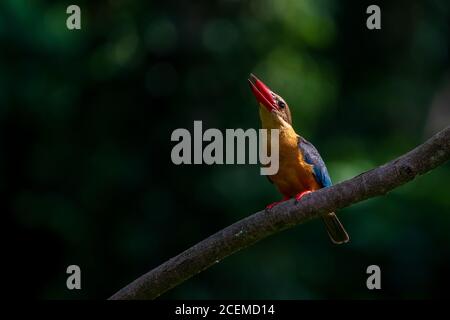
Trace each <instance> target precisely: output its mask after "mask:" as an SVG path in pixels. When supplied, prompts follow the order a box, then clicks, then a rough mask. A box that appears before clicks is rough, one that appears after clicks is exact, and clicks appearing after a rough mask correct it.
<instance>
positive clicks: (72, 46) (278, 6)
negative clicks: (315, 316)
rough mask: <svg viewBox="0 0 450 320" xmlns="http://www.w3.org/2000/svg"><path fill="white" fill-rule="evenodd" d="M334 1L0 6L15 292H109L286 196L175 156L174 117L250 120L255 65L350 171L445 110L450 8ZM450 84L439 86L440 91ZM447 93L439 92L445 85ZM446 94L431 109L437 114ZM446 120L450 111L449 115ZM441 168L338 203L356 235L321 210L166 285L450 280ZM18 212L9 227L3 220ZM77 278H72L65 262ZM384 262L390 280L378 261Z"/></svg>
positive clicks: (224, 122)
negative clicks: (370, 9)
mask: <svg viewBox="0 0 450 320" xmlns="http://www.w3.org/2000/svg"><path fill="white" fill-rule="evenodd" d="M372 2H373V1H371V2H370V3H369V2H367V3H364V1H363V2H360V3H358V4H356V3H355V2H354V1H353V2H351V1H332V0H319V1H313V0H305V1H297V0H277V1H274V0H261V1H257V0H252V1H236V0H221V1H204V2H192V1H190V2H188V1H177V2H170V1H169V2H158V3H157V2H155V1H143V0H142V1H138V0H136V1H124V0H114V1H96V2H94V1H87V0H85V1H78V2H77V4H78V5H79V6H80V7H81V9H82V29H81V30H80V31H69V30H67V29H66V27H65V21H66V18H67V14H66V7H67V6H68V5H69V4H71V3H69V2H66V1H58V2H56V1H49V0H48V1H44V0H35V1H26V0H3V1H1V3H0V43H1V50H0V57H1V59H0V121H1V128H2V134H1V140H0V141H1V142H0V143H1V150H2V152H1V154H0V169H1V171H0V174H1V176H0V187H1V192H2V195H3V199H4V201H2V205H3V206H4V207H3V210H2V211H4V212H6V213H8V215H7V218H6V219H7V223H8V227H7V229H9V230H8V231H12V232H11V236H10V238H9V240H8V241H7V242H6V243H5V244H6V247H7V249H6V251H7V256H6V257H7V258H6V259H5V260H4V261H5V262H4V264H6V265H7V266H8V269H9V272H8V274H7V276H6V277H7V278H9V279H12V280H14V283H13V284H12V287H11V289H10V292H11V294H12V295H13V296H14V295H15V296H17V297H24V296H27V297H34V298H82V299H85V298H105V297H107V296H109V295H111V294H112V293H114V292H115V291H116V290H117V289H119V288H121V287H122V286H123V285H125V284H126V283H128V282H130V281H131V280H133V279H134V278H136V277H137V276H139V275H141V274H142V273H144V272H146V271H148V270H149V269H151V268H153V267H155V266H157V265H159V264H160V263H162V262H163V261H165V260H166V259H168V258H170V257H171V256H174V255H175V254H177V253H179V252H181V251H182V250H184V249H186V248H187V247H189V246H191V245H192V244H194V243H196V242H197V241H199V240H201V239H203V238H205V237H206V236H208V235H210V234H211V233H213V232H215V231H217V230H219V229H221V228H223V227H225V226H227V225H229V224H231V223H232V222H234V221H236V220H238V219H240V218H243V217H245V216H246V215H249V214H251V213H253V212H255V211H257V210H259V209H261V208H263V207H264V206H265V205H266V204H267V203H269V202H272V201H274V200H276V199H278V198H279V197H280V196H279V195H278V194H277V191H276V190H275V188H274V187H273V186H272V185H270V184H269V183H267V181H266V178H265V177H262V176H260V175H259V168H258V167H257V166H251V165H246V166H243V165H229V166H206V165H196V166H175V165H173V164H172V162H171V160H170V151H171V148H172V146H173V143H172V142H171V141H170V135H171V132H172V131H173V130H174V129H176V128H179V127H183V128H188V129H190V130H192V126H193V120H203V125H204V127H205V128H206V127H216V128H220V129H225V128H252V127H253V128H255V127H258V126H259V119H258V114H257V107H256V103H255V101H254V98H253V96H252V94H251V92H250V90H249V89H248V85H247V82H246V79H247V76H248V74H249V73H250V72H254V73H256V74H257V75H258V76H259V77H260V78H261V79H263V80H264V81H265V82H267V84H269V85H270V86H271V87H272V88H273V89H274V90H277V92H278V93H280V94H281V95H282V96H283V97H285V98H286V100H287V101H288V103H289V104H290V106H291V108H292V112H293V118H294V127H295V128H296V129H297V131H298V132H299V133H300V134H302V135H303V136H305V137H307V138H308V139H310V140H311V141H312V142H313V143H314V144H315V145H316V146H317V147H318V148H319V150H320V151H321V153H322V156H323V157H324V159H325V160H326V162H327V164H328V168H329V171H330V174H331V176H332V179H333V180H334V181H335V182H339V181H342V180H344V179H347V178H350V177H352V176H354V175H356V174H359V173H361V172H363V171H365V170H368V169H370V168H372V167H374V166H377V165H380V164H382V163H384V162H386V161H388V160H390V159H392V158H394V157H396V156H398V155H401V154H403V153H404V152H406V151H408V150H409V149H411V148H413V147H414V146H416V145H417V144H419V143H421V142H422V141H423V140H424V139H426V138H427V137H429V136H430V135H431V134H433V133H434V132H436V131H438V130H439V129H442V127H443V126H445V125H448V124H449V121H448V120H449V117H450V116H449V115H450V112H449V101H450V97H449V94H448V92H449V90H450V82H449V66H450V61H449V44H450V43H449V37H448V34H449V24H448V21H449V19H450V4H449V2H448V1H445V0H431V1H430V0H428V1H425V0H423V1H421V0H413V1H406V0H402V1H395V2H394V1H377V2H376V3H378V4H379V5H380V7H381V9H382V30H378V31H369V30H367V29H366V28H365V21H366V17H367V14H366V13H365V12H366V8H367V6H368V5H369V4H372ZM443 92H444V93H445V92H447V94H446V95H445V94H443ZM437 97H447V98H445V99H443V98H439V99H438V98H437ZM433 110H434V111H433ZM445 117H447V118H445ZM448 181H450V167H449V165H448V164H447V165H445V166H442V167H440V168H438V169H436V170H434V171H433V172H431V173H428V174H427V175H425V176H423V177H420V178H418V179H416V180H415V181H413V182H411V183H410V184H408V185H405V186H403V187H401V188H399V189H397V190H395V191H393V192H392V193H390V194H388V195H387V196H385V197H381V198H376V199H372V200H369V201H366V202H363V203H360V204H357V205H354V206H352V207H350V208H348V209H345V210H342V212H341V213H342V215H341V217H342V220H343V222H344V223H345V225H346V228H347V230H348V231H349V233H350V235H351V238H352V239H351V242H350V243H349V244H348V245H345V246H339V247H334V246H332V245H331V244H330V243H329V240H328V238H327V236H326V233H325V231H324V230H323V227H322V225H321V223H320V222H319V221H312V222H310V223H308V224H306V225H303V226H299V227H298V228H294V229H292V230H289V231H286V232H283V233H281V234H279V235H276V236H274V237H271V238H270V239H269V240H265V241H262V242H261V243H258V244H256V245H255V246H253V247H251V248H248V249H246V250H244V251H242V252H239V253H238V254H236V255H234V256H232V257H230V258H228V259H226V260H224V261H223V262H221V263H219V264H217V265H216V266H214V267H213V268H211V269H209V270H207V271H205V272H203V273H201V274H199V275H198V276H196V277H194V278H193V279H191V280H189V281H187V282H186V283H184V284H182V285H181V286H179V287H177V288H175V289H174V290H172V291H170V292H168V293H167V294H166V295H165V296H164V297H165V298H193V299H195V298H255V299H257V298H285V299H297V298H299V299H309V298H319V299H323V298H394V297H395V298H425V297H441V296H442V295H448V290H447V288H446V285H447V284H448V283H450V275H449V266H450V250H449V246H450V232H449V228H450V215H449V213H450V197H449V194H450V193H449V187H448ZM9 224H10V225H11V227H9ZM70 264H78V265H80V267H81V269H82V288H83V289H82V290H81V291H76V292H74V291H68V290H67V289H66V288H65V279H66V274H65V270H66V267H67V266H68V265H70ZM370 264H377V265H380V266H381V269H382V288H383V290H382V291H380V292H373V291H368V290H367V289H366V287H365V281H366V277H367V275H366V273H365V271H366V268H367V266H368V265H370Z"/></svg>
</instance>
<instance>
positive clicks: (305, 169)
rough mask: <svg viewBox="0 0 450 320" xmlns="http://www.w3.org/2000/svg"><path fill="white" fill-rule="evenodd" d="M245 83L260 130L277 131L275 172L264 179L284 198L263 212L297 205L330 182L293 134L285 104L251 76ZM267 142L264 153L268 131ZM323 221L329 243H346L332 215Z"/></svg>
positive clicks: (323, 168) (310, 146)
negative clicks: (253, 99)
mask: <svg viewBox="0 0 450 320" xmlns="http://www.w3.org/2000/svg"><path fill="white" fill-rule="evenodd" d="M248 81H249V84H250V88H251V89H252V91H253V94H254V95H255V97H256V100H257V102H258V105H259V116H260V119H261V126H262V128H263V129H278V130H279V170H278V172H277V173H276V174H274V175H271V176H267V177H268V179H269V181H270V182H271V183H273V184H275V186H276V187H277V188H278V190H279V191H280V193H281V194H282V195H283V196H284V198H283V199H282V200H281V201H277V202H274V203H271V204H269V205H267V207H266V210H270V209H272V208H273V207H274V206H276V205H277V204H279V203H281V202H284V201H287V200H289V199H292V198H295V201H296V202H298V201H299V200H300V199H301V198H302V197H303V196H304V195H306V194H308V193H311V192H314V191H316V190H318V189H321V188H327V187H330V186H331V185H332V182H331V179H330V175H329V174H328V170H327V167H326V166H325V163H324V161H323V160H322V157H321V156H320V154H319V152H318V151H317V149H316V148H315V147H314V145H313V144H312V143H310V142H309V141H308V140H306V139H305V138H304V137H302V136H300V135H298V134H297V133H296V132H295V130H294V128H293V127H292V117H291V111H290V110H289V106H288V104H287V103H286V101H285V100H284V99H283V98H282V97H281V96H280V95H278V94H276V93H275V92H273V91H272V90H270V89H269V87H268V86H266V85H265V84H264V83H263V82H262V81H261V80H259V79H258V78H257V77H256V76H255V75H253V74H250V77H249V79H248ZM267 141H268V142H267V144H268V145H267V149H268V150H270V141H271V138H270V130H268V138H267ZM323 221H324V222H325V227H326V230H327V232H328V235H329V237H330V239H331V241H332V242H333V243H335V244H341V243H346V242H348V241H349V236H348V234H347V232H346V231H345V229H344V226H343V225H342V223H341V222H340V221H339V219H338V217H337V216H336V214H335V213H334V212H330V213H328V214H327V215H325V216H324V217H323Z"/></svg>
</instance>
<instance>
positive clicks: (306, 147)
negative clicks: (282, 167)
mask: <svg viewBox="0 0 450 320" xmlns="http://www.w3.org/2000/svg"><path fill="white" fill-rule="evenodd" d="M298 147H299V149H300V151H301V152H302V154H303V158H304V159H305V162H306V163H308V164H310V165H312V166H313V173H314V176H315V178H316V181H317V183H318V184H319V185H320V186H321V187H322V188H324V187H329V186H331V185H333V183H332V182H331V179H330V175H329V174H328V170H327V167H326V166H325V163H324V162H323V160H322V157H321V156H320V154H319V151H317V149H316V148H315V147H314V146H313V145H312V143H311V142H309V141H308V140H306V139H305V138H303V137H300V136H299V143H298Z"/></svg>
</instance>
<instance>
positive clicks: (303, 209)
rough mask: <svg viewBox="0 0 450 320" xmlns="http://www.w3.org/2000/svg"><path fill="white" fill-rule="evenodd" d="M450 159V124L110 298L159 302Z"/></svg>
mask: <svg viewBox="0 0 450 320" xmlns="http://www.w3.org/2000/svg"><path fill="white" fill-rule="evenodd" d="M449 158H450V126H448V127H447V128H445V129H444V130H442V131H441V132H439V133H437V134H436V135H434V136H433V137H432V138H430V139H429V140H428V141H426V142H425V143H423V144H422V145H420V146H418V147H417V148H415V149H414V150H411V151H410V152H408V153H406V154H405V155H403V156H401V157H399V158H397V159H395V160H393V161H391V162H389V163H387V164H385V165H383V166H381V167H378V168H375V169H372V170H370V171H367V172H365V173H363V174H360V175H358V176H356V177H354V178H352V179H350V180H347V181H344V182H341V183H339V184H336V185H334V186H332V187H329V188H325V189H321V190H318V191H316V192H313V193H311V194H308V195H305V197H304V198H302V200H301V201H300V202H299V203H298V204H295V203H294V201H293V200H291V201H287V202H286V203H283V204H280V205H278V206H276V207H274V208H273V209H272V210H271V211H270V212H266V211H259V212H257V213H255V214H253V215H251V216H248V217H246V218H244V219H242V220H240V221H238V222H236V223H234V224H232V225H230V226H228V227H226V228H225V229H222V230H221V231H219V232H217V233H215V234H213V235H212V236H210V237H209V238H207V239H205V240H203V241H201V242H199V243H197V244H196V245H194V246H193V247H191V248H189V249H187V250H186V251H184V252H182V253H180V254H179V255H177V256H175V257H173V258H171V259H170V260H168V261H166V262H164V263H163V264H162V265H160V266H159V267H156V268H155V269H153V270H151V271H149V272H147V273H146V274H144V275H143V276H141V277H140V278H138V279H136V280H135V281H133V282H132V283H130V284H129V285H127V286H126V287H124V288H122V289H121V290H119V291H118V292H117V293H115V294H114V295H113V296H112V297H110V299H114V300H115V299H154V298H156V297H158V296H159V295H161V294H163V293H164V292H166V291H167V290H169V289H171V288H173V287H175V286H177V285H178V284H180V283H182V282H183V281H185V280H187V279H189V278H190V277H192V276H193V275H195V274H197V273H199V272H201V271H203V270H205V269H207V268H208V267H210V266H212V265H213V264H215V263H218V262H219V261H220V260H222V259H223V258H225V257H227V256H229V255H231V254H233V253H235V252H236V251H238V250H240V249H243V248H245V247H248V246H250V245H252V244H254V243H255V242H257V241H259V240H261V239H263V238H265V237H267V236H269V235H271V234H274V233H276V232H280V231H282V230H285V229H287V228H291V227H293V226H295V225H298V224H300V223H305V222H306V221H309V220H311V219H315V218H317V217H320V216H321V215H324V214H326V213H328V212H332V211H336V210H338V209H342V208H345V207H348V206H350V205H351V204H353V203H356V202H360V201H363V200H365V199H368V198H372V197H375V196H379V195H384V194H386V193H387V192H389V191H391V190H392V189H394V188H396V187H398V186H400V185H402V184H404V183H406V182H408V181H410V180H412V179H414V178H415V177H416V176H418V175H421V174H424V173H426V172H427V171H430V170H431V169H433V168H435V167H437V166H439V165H441V164H443V163H445V162H446V161H447V160H448V159H449Z"/></svg>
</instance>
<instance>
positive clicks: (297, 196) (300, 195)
mask: <svg viewBox="0 0 450 320" xmlns="http://www.w3.org/2000/svg"><path fill="white" fill-rule="evenodd" d="M311 192H312V191H311V190H306V191H303V192H300V193H299V194H297V195H296V196H295V204H297V203H298V202H299V201H300V199H301V198H302V197H303V196H304V195H305V194H308V193H311Z"/></svg>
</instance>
